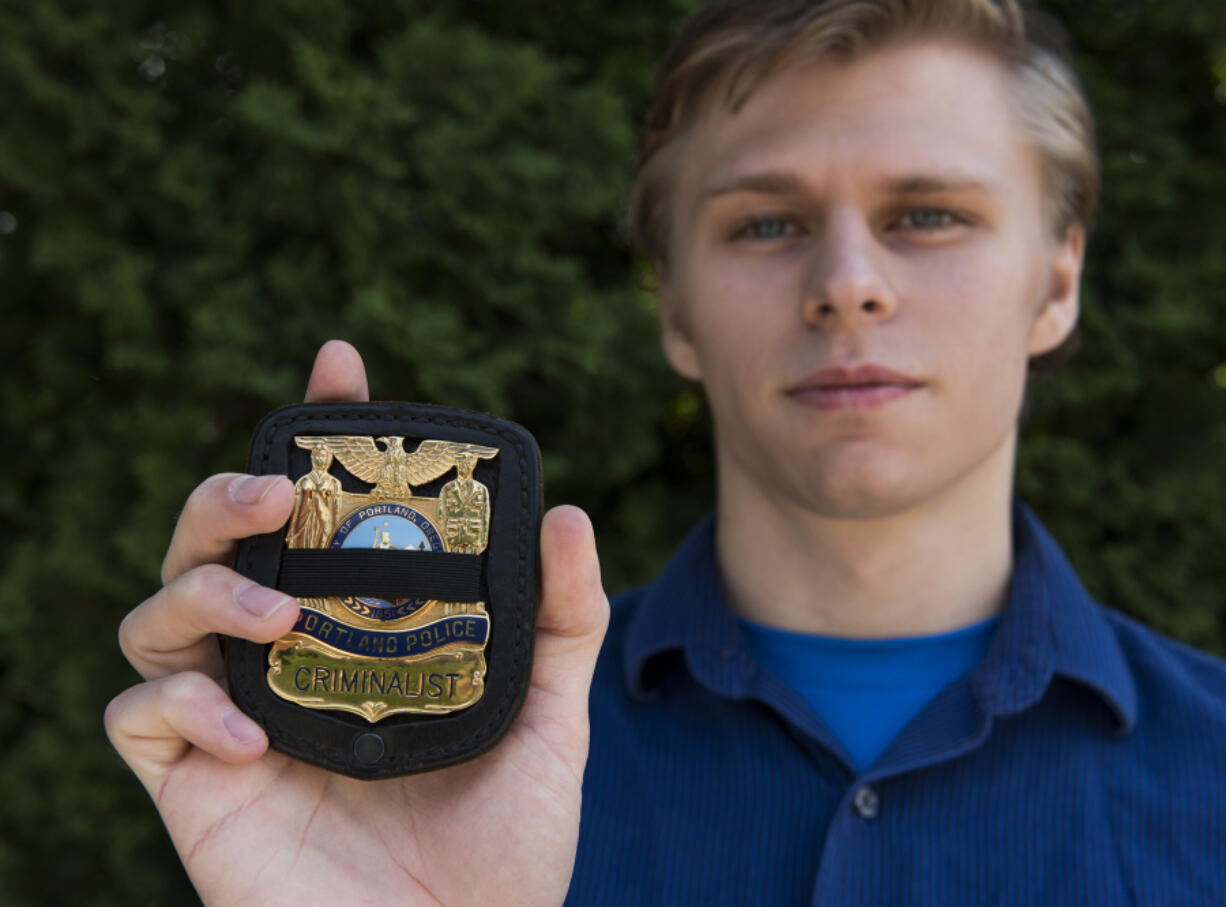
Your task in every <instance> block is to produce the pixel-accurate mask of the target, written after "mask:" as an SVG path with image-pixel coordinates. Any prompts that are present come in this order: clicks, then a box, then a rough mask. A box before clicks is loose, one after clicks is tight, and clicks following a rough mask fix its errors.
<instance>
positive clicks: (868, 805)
mask: <svg viewBox="0 0 1226 907" xmlns="http://www.w3.org/2000/svg"><path fill="white" fill-rule="evenodd" d="M851 803H852V806H854V807H855V808H856V812H857V813H859V814H860V818H861V819H875V818H876V817H877V813H878V811H879V810H880V809H881V800H880V798H879V797H878V796H877V792H876V791H875V790H873V789H872V788H871V787H869V786H868V785H867V784H866V785H864V786H863V787H862V788H860V789H859V790H858V791H856V795H855V797H853V798H852V801H851Z"/></svg>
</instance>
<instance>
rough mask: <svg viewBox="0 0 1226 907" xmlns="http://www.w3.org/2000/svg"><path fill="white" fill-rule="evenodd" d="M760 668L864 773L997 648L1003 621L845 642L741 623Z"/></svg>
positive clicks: (993, 620) (751, 623) (829, 637)
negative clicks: (823, 725) (809, 713)
mask: <svg viewBox="0 0 1226 907" xmlns="http://www.w3.org/2000/svg"><path fill="white" fill-rule="evenodd" d="M740 624H741V629H742V630H744V631H745V636H746V640H747V641H748V643H749V651H750V652H751V653H753V656H754V657H755V658H756V659H757V661H758V664H759V665H760V666H761V667H762V668H763V669H764V670H768V671H771V672H772V673H774V674H775V675H776V676H777V677H779V679H780V680H782V681H783V682H784V683H786V684H787V685H788V686H790V687H791V688H792V689H793V690H795V691H796V692H797V693H799V694H800V697H801V698H802V699H804V701H805V702H807V703H808V704H809V707H810V708H811V709H813V711H814V712H816V713H817V716H818V717H819V718H821V719H822V721H824V722H826V725H827V726H828V727H829V728H830V730H831V731H832V732H833V733H834V736H835V737H837V738H838V739H839V742H840V743H842V744H843V747H844V748H845V749H846V750H847V754H848V755H849V756H850V757H851V761H852V764H853V765H854V766H855V767H856V768H857V769H858V770H859V771H864V770H865V769H866V768H868V767H869V766H870V765H872V764H873V763H874V762H876V761H877V757H878V756H880V755H881V754H882V753H883V752H884V751H885V748H886V747H887V746H888V745H889V744H890V742H891V741H892V740H893V739H894V738H895V737H897V736H898V732H899V731H901V730H902V729H903V728H904V727H906V726H907V725H908V724H909V723H910V722H911V719H912V718H914V717H915V716H916V715H918V714H919V712H920V710H921V709H923V707H924V706H926V705H927V704H928V703H929V702H931V701H932V700H933V699H935V698H936V696H937V694H938V693H940V692H941V690H943V689H945V687H947V686H949V684H951V683H952V682H953V681H955V680H957V679H958V678H959V677H962V676H963V675H965V674H968V673H970V670H971V668H973V667H975V665H977V664H979V662H981V661H982V660H983V656H985V655H986V654H987V653H988V646H989V645H991V643H992V634H993V632H995V630H996V624H997V618H995V617H993V618H991V619H990V620H985V621H982V622H980V623H977V624H973V625H972V626H969V627H964V628H962V629H960V630H954V631H953V632H950V633H939V634H934V635H931V636H908V637H898V638H893V639H845V638H839V637H835V636H819V635H815V634H809V633H792V632H789V631H787V630H780V629H777V628H775V627H767V626H764V625H762V624H756V623H753V622H752V621H748V620H742V621H741V622H740Z"/></svg>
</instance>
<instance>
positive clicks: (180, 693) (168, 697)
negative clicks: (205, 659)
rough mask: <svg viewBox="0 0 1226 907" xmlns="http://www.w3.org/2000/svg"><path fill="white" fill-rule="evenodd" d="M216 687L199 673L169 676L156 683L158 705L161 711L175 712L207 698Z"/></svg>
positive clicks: (186, 672)
mask: <svg viewBox="0 0 1226 907" xmlns="http://www.w3.org/2000/svg"><path fill="white" fill-rule="evenodd" d="M216 686H217V685H216V684H215V683H213V681H212V680H210V679H209V678H208V677H206V676H205V675H204V674H201V673H200V672H199V671H183V672H182V673H179V674H171V675H170V676H169V677H165V678H163V679H162V680H161V681H159V683H158V700H159V704H160V705H161V707H162V710H163V711H176V710H178V709H179V708H180V707H182V706H185V705H191V704H192V703H198V702H200V701H201V700H202V699H205V698H207V697H208V696H209V695H210V694H211V693H212V691H213V690H214V689H215V688H216Z"/></svg>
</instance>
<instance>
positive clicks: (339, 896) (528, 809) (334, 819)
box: [106, 341, 608, 905]
mask: <svg viewBox="0 0 1226 907" xmlns="http://www.w3.org/2000/svg"><path fill="white" fill-rule="evenodd" d="M366 396H367V391H366V377H365V371H364V369H363V366H362V360H361V358H360V357H359V356H358V354H357V351H356V350H354V349H353V347H351V346H349V345H348V344H346V343H342V342H340V341H331V342H329V343H327V344H325V345H324V346H323V348H322V349H321V350H320V351H319V355H318V357H317V358H316V360H315V367H314V370H313V371H312V373H311V378H310V381H309V383H308V387H307V400H308V401H314V402H321V401H340V400H363V399H366ZM292 505H293V486H292V485H291V483H290V482H289V480H288V479H286V478H284V477H268V476H265V477H260V478H253V477H248V476H239V475H233V474H231V475H218V476H213V477H212V478H210V479H207V480H206V481H205V482H204V483H202V484H201V485H200V486H199V487H198V488H197V489H196V490H195V491H194V492H193V493H192V495H191V497H190V498H189V499H188V501H187V505H186V507H185V508H184V511H183V514H182V516H181V518H180V520H179V524H178V526H177V527H176V529H175V532H174V537H173V539H172V540H171V543H170V549H169V551H168V552H167V554H166V560H165V562H164V564H163V567H162V574H163V575H162V578H163V581H164V582H165V585H164V586H163V587H162V589H161V590H159V591H158V592H157V593H156V594H154V595H153V596H152V597H151V598H149V599H148V600H147V601H145V602H144V603H143V604H141V605H140V606H139V607H137V608H136V609H135V610H134V611H132V613H131V614H129V615H128V616H127V618H125V620H124V621H123V624H122V626H121V627H120V631H119V638H120V645H121V647H122V648H123V651H124V654H125V656H126V657H127V659H128V661H130V662H131V663H132V666H133V667H135V668H136V670H137V671H139V672H140V674H141V676H142V677H143V678H144V681H145V682H144V683H141V684H138V685H137V686H134V687H132V688H131V689H128V690H126V691H125V692H123V693H121V694H120V695H119V696H117V697H115V699H114V700H113V701H112V702H111V703H110V705H109V706H108V708H107V711H106V728H107V734H108V735H109V736H110V738H111V742H112V743H113V744H114V746H115V748H116V749H117V750H118V751H119V753H120V755H121V756H122V757H123V758H124V760H125V761H126V762H127V763H128V765H129V766H130V767H131V768H132V770H133V771H134V772H135V773H136V775H137V777H139V778H140V780H141V782H142V783H143V784H144V785H145V788H146V789H147V790H148V791H149V794H150V795H151V796H152V797H153V801H154V803H155V804H156V806H157V808H158V811H159V812H160V813H161V816H162V820H163V821H164V822H165V823H166V827H167V829H168V830H169V831H170V836H171V839H172V840H173V841H174V845H175V847H176V848H177V850H178V852H179V856H180V857H181V858H182V860H183V865H184V866H185V867H186V869H187V873H188V875H189V876H190V877H191V880H192V882H193V884H195V886H196V889H197V891H198V892H199V894H200V896H201V898H202V899H204V901H205V902H206V903H209V904H246V903H259V904H261V905H263V904H280V903H286V904H290V903H305V902H314V903H329V902H331V903H377V902H378V901H380V900H382V901H384V902H387V903H396V904H448V905H451V904H482V905H489V904H501V903H515V904H558V903H560V902H561V901H562V899H563V898H564V897H565V895H566V890H567V887H568V885H569V883H570V875H571V871H572V868H573V865H574V857H575V847H576V842H577V840H578V834H579V795H580V784H581V781H582V777H583V767H584V764H585V762H586V760H587V751H588V722H587V696H588V688H589V686H590V684H591V678H592V671H593V667H594V665H595V660H596V653H597V651H598V649H599V648H600V642H601V639H602V637H603V636H604V630H605V626H606V624H607V622H608V602H607V600H606V599H605V596H604V592H603V591H602V590H601V586H600V568H599V564H598V562H597V559H596V549H595V544H594V541H593V537H592V530H591V524H590V523H589V522H588V520H587V517H586V516H585V515H584V513H583V512H582V511H581V510H578V509H576V508H574V507H558V508H555V509H553V510H551V511H550V512H549V513H548V514H546V516H545V519H544V523H543V525H542V527H541V562H542V571H543V575H542V592H541V602H540V609H539V614H538V619H537V638H536V653H535V663H534V665H533V669H532V677H531V682H530V687H529V690H528V694H527V698H526V700H525V702H524V707H523V710H522V711H521V713H520V715H519V717H518V718H517V719H516V721H515V723H514V725H513V726H512V727H511V729H510V731H509V732H508V733H507V736H506V737H505V738H503V740H502V742H500V743H499V744H498V745H497V746H495V747H494V748H493V749H492V750H490V751H489V752H487V753H485V754H484V755H482V756H480V757H478V758H477V759H474V760H472V761H470V762H466V763H463V764H461V765H457V766H453V767H451V768H446V769H441V770H439V771H435V772H430V773H427V774H424V775H413V776H409V777H405V778H396V779H390V780H385V781H357V780H354V779H351V778H346V777H344V776H341V775H336V774H332V773H330V772H327V771H324V770H323V769H319V768H316V767H314V766H311V765H307V764H306V763H304V762H299V761H297V760H296V759H292V758H290V757H288V756H285V755H283V754H281V753H278V752H276V751H273V750H269V749H268V738H267V737H266V736H265V734H264V732H263V731H262V730H261V729H260V728H259V727H258V726H257V725H256V724H255V723H254V722H253V721H251V719H249V718H248V717H247V716H246V715H244V714H243V713H241V712H240V711H238V709H237V708H235V706H234V704H233V702H231V700H230V698H229V696H228V695H227V693H226V690H225V679H224V677H225V675H224V670H223V664H222V659H221V657H220V654H219V652H218V648H217V643H216V640H215V638H214V634H216V633H225V634H229V635H232V636H238V637H242V638H245V639H250V640H253V641H255V642H271V641H272V640H274V639H277V638H278V637H280V636H282V635H284V634H285V633H287V632H288V631H289V629H290V627H291V626H293V623H294V621H295V619H296V617H297V614H298V605H297V602H296V601H295V600H294V599H292V598H289V597H288V596H285V595H282V594H281V593H279V592H276V591H274V590H271V589H267V588H264V587H262V586H259V585H256V584H254V583H252V582H250V581H249V580H247V579H245V578H243V577H242V576H240V575H238V574H237V573H235V572H234V571H233V570H231V569H229V567H227V566H224V565H225V564H228V563H229V562H230V558H231V555H232V553H233V548H234V542H235V540H236V539H239V538H242V537H244V536H248V535H254V534H257V533H263V532H271V531H273V530H275V529H277V528H279V527H280V526H282V525H283V524H284V523H285V521H286V519H287V518H288V517H289V514H290V510H291V508H292Z"/></svg>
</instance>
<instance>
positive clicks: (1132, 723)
mask: <svg viewBox="0 0 1226 907" xmlns="http://www.w3.org/2000/svg"><path fill="white" fill-rule="evenodd" d="M713 541H714V540H713V528H712V522H711V520H710V519H708V520H705V521H704V522H702V523H701V524H699V525H698V526H697V527H696V528H695V529H694V530H693V531H692V532H691V533H690V535H689V536H688V537H687V538H686V540H685V541H684V542H683V543H682V545H681V547H680V548H679V549H678V550H677V552H676V554H675V555H674V557H673V559H672V561H671V562H670V563H669V564H668V566H667V567H666V568H665V570H664V572H663V573H662V574H661V576H660V577H659V579H658V580H657V581H656V582H655V583H654V584H653V585H651V586H649V587H646V588H644V589H640V590H637V591H634V592H631V593H628V594H626V595H623V596H621V597H620V598H619V599H618V600H617V601H616V602H615V603H614V608H613V620H612V624H611V627H610V630H609V636H608V639H607V641H606V644H605V648H604V650H603V652H602V654H601V658H600V661H599V663H598V665H597V669H596V676H595V679H594V681H593V688H592V696H591V721H592V744H591V755H590V757H589V760H588V765H587V771H586V774H585V776H584V783H583V815H582V821H581V825H580V833H579V851H578V858H577V862H576V866H575V873H574V878H573V881H572V884H571V890H570V895H569V897H568V899H567V903H568V904H574V905H616V907H632V905H646V904H661V905H685V904H703V905H716V904H752V905H770V904H781V905H793V904H795V905H800V904H820V905H838V907H845V905H891V907H892V905H912V904H915V905H919V904H931V905H940V907H958V905H976V907H979V905H986V904H993V905H1005V904H1009V905H1012V904H1017V905H1043V907H1052V905H1065V904H1067V905H1079V907H1081V905H1099V904H1102V905H1108V904H1109V905H1117V904H1138V905H1162V907H1173V905H1212V904H1226V664H1223V662H1221V661H1219V660H1217V659H1214V658H1212V657H1210V656H1208V655H1205V654H1203V653H1200V652H1197V651H1196V650H1193V649H1190V648H1188V647H1186V646H1183V645H1181V644H1179V643H1176V642H1173V641H1171V640H1169V639H1166V638H1164V637H1162V636H1159V635H1158V634H1156V633H1154V632H1153V631H1151V630H1149V629H1147V628H1145V627H1144V626H1142V625H1140V624H1138V623H1136V622H1134V621H1132V620H1130V619H1128V618H1126V617H1124V616H1122V615H1120V614H1118V613H1116V612H1114V611H1110V610H1108V609H1105V608H1103V607H1101V606H1100V605H1098V604H1096V603H1095V602H1093V601H1092V600H1091V599H1090V598H1089V596H1088V595H1087V594H1086V592H1085V591H1084V589H1083V588H1082V586H1081V584H1080V582H1079V581H1078V580H1077V577H1076V575H1075V574H1074V572H1073V570H1072V567H1071V566H1070V565H1069V563H1068V562H1067V560H1066V559H1065V558H1064V555H1063V554H1062V553H1061V551H1060V549H1059V547H1058V546H1057V545H1056V543H1055V542H1054V541H1053V540H1052V538H1051V536H1050V535H1048V534H1047V532H1046V531H1045V530H1044V529H1043V528H1042V526H1040V525H1039V523H1038V521H1037V520H1036V519H1035V518H1034V516H1033V515H1032V514H1030V513H1029V511H1027V510H1026V509H1025V508H1024V507H1022V506H1020V505H1019V506H1018V507H1017V508H1016V510H1015V514H1014V571H1013V577H1012V582H1011V586H1010V592H1009V597H1008V601H1007V604H1006V606H1005V609H1004V611H1003V612H1002V614H1001V617H1000V622H999V625H998V628H997V631H996V636H995V639H994V640H993V642H992V645H991V647H990V649H989V650H988V654H987V656H986V657H985V658H984V660H983V661H982V662H981V663H980V664H979V665H978V666H977V667H975V668H974V669H973V670H972V671H971V672H970V674H968V675H967V676H965V677H962V678H960V679H959V680H956V681H954V682H953V683H952V684H950V685H949V686H948V687H946V688H945V689H944V690H943V691H942V692H941V693H940V694H939V695H938V696H937V697H936V699H934V700H933V701H932V702H931V703H930V704H929V705H928V706H927V707H926V708H925V709H924V710H923V711H921V712H920V714H919V715H918V716H917V717H916V718H915V720H914V721H912V722H911V723H910V724H909V725H908V726H907V727H906V728H904V729H903V731H902V733H901V734H900V735H899V736H898V737H897V738H896V739H895V740H894V742H893V743H892V744H891V745H890V746H889V747H887V749H886V750H885V752H884V753H883V754H882V755H881V757H880V758H878V759H877V761H876V762H875V763H874V764H873V765H872V766H870V767H869V768H868V769H867V770H866V771H864V772H860V773H857V772H856V771H855V770H854V769H853V768H852V767H851V760H850V759H849V758H848V756H847V754H846V753H845V752H844V751H843V748H842V747H841V746H840V744H839V742H838V740H837V739H836V738H835V737H834V735H832V734H831V733H830V731H829V730H828V729H827V728H826V727H824V726H823V724H822V722H821V721H820V719H818V718H817V716H816V715H815V714H814V713H813V712H812V710H811V709H810V708H809V707H808V706H807V705H805V703H804V702H803V701H802V700H801V698H800V697H799V696H798V695H797V694H796V693H795V692H793V691H792V690H791V689H790V688H789V687H788V686H787V685H786V684H784V683H783V682H782V681H780V680H779V679H778V678H776V677H775V676H774V675H773V674H771V673H770V672H769V671H767V670H764V669H762V668H761V667H760V666H759V665H758V664H757V663H755V661H754V659H753V657H752V656H751V655H750V653H749V650H748V648H747V646H746V643H745V638H744V635H743V632H742V630H741V628H740V626H739V625H738V623H737V620H736V618H735V616H734V615H733V614H732V613H731V611H730V610H729V608H728V605H727V602H726V599H725V596H724V592H723V589H722V586H721V583H720V579H719V572H718V569H717V566H716V561H715V553H714V545H713Z"/></svg>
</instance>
